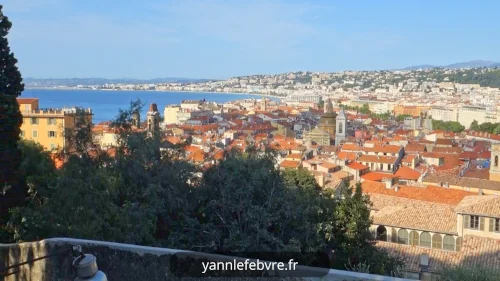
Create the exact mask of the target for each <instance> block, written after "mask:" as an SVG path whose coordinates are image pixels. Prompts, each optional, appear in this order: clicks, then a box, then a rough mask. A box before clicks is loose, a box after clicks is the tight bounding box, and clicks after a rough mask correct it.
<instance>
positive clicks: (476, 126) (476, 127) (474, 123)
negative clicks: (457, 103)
mask: <svg viewBox="0 0 500 281" xmlns="http://www.w3.org/2000/svg"><path fill="white" fill-rule="evenodd" d="M469 129H471V130H473V131H479V130H480V129H481V128H479V123H478V122H477V120H474V121H472V123H471V124H470V127H469Z"/></svg>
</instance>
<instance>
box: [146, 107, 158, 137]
mask: <svg viewBox="0 0 500 281" xmlns="http://www.w3.org/2000/svg"><path fill="white" fill-rule="evenodd" d="M147 123H148V127H147V131H148V136H149V137H152V136H153V135H155V134H157V133H158V132H159V131H160V112H158V106H157V105H156V103H152V104H151V105H150V106H149V110H148V113H147Z"/></svg>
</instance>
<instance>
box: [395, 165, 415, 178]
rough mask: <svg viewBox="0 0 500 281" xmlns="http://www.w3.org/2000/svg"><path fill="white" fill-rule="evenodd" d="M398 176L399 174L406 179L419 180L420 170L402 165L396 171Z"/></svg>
mask: <svg viewBox="0 0 500 281" xmlns="http://www.w3.org/2000/svg"><path fill="white" fill-rule="evenodd" d="M395 175H396V176H398V177H399V178H400V179H405V180H415V181H416V180H418V179H419V178H420V175H421V174H420V172H419V171H417V170H413V169H412V168H410V167H406V166H401V167H400V168H399V169H398V170H397V171H396V174H395Z"/></svg>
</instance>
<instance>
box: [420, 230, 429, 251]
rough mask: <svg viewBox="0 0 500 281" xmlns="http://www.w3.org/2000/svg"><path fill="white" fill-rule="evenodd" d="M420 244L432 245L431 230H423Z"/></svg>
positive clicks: (423, 245) (424, 245) (427, 246)
mask: <svg viewBox="0 0 500 281" xmlns="http://www.w3.org/2000/svg"><path fill="white" fill-rule="evenodd" d="M420 246H422V247H426V248H430V247H431V235H430V234H429V232H422V233H421V234H420Z"/></svg>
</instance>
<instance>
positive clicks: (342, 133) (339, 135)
mask: <svg viewBox="0 0 500 281" xmlns="http://www.w3.org/2000/svg"><path fill="white" fill-rule="evenodd" d="M336 127H337V128H336V129H337V132H336V133H335V145H339V144H340V143H342V142H343V141H345V140H346V137H347V117H346V115H345V112H344V108H341V109H340V112H339V115H338V116H337V118H336Z"/></svg>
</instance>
